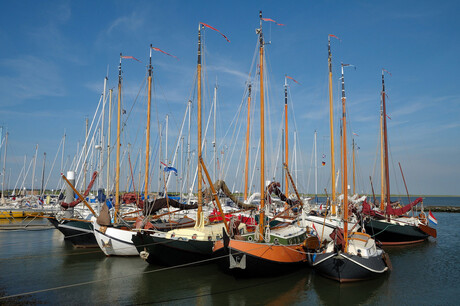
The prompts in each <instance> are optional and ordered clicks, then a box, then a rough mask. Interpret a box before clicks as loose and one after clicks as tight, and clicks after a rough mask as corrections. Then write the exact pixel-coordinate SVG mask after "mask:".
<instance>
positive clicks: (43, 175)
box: [40, 152, 46, 195]
mask: <svg viewBox="0 0 460 306" xmlns="http://www.w3.org/2000/svg"><path fill="white" fill-rule="evenodd" d="M45 162H46V152H44V153H43V167H42V188H41V192H40V194H41V195H44V194H45V189H44V187H45Z"/></svg>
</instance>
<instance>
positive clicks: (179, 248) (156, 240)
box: [132, 233, 213, 266]
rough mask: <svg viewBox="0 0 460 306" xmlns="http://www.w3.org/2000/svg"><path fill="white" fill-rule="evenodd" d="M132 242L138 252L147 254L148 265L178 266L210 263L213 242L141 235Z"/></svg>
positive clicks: (134, 237) (136, 236)
mask: <svg viewBox="0 0 460 306" xmlns="http://www.w3.org/2000/svg"><path fill="white" fill-rule="evenodd" d="M132 240H133V243H134V245H135V246H136V249H137V251H138V252H142V251H147V252H148V253H149V255H148V257H147V258H146V261H147V262H148V263H149V264H154V265H163V266H178V265H187V264H197V265H198V264H207V263H210V262H211V261H210V260H209V259H211V258H212V246H213V241H199V240H178V239H168V238H161V237H154V236H152V235H149V234H143V233H139V234H137V235H135V236H133V239H132Z"/></svg>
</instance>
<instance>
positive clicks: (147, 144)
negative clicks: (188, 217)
mask: <svg viewBox="0 0 460 306" xmlns="http://www.w3.org/2000/svg"><path fill="white" fill-rule="evenodd" d="M148 84H149V85H148V96H147V131H146V136H145V137H146V139H145V177H144V201H147V199H148V195H149V156H150V113H151V102H152V44H150V59H149V77H148Z"/></svg>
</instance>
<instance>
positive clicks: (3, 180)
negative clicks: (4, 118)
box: [0, 132, 8, 203]
mask: <svg viewBox="0 0 460 306" xmlns="http://www.w3.org/2000/svg"><path fill="white" fill-rule="evenodd" d="M0 136H1V134H0ZM0 142H1V141H0ZM7 146H8V132H6V134H5V154H4V155H3V171H2V175H3V177H2V203H3V202H4V194H5V175H6V173H5V169H6V153H7V150H6V148H7Z"/></svg>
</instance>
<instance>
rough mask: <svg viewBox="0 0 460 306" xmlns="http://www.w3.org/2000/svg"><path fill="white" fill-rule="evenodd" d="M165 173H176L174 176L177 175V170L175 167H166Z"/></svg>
mask: <svg viewBox="0 0 460 306" xmlns="http://www.w3.org/2000/svg"><path fill="white" fill-rule="evenodd" d="M163 171H164V172H174V174H175V175H177V169H176V168H174V167H165V168H164V169H163Z"/></svg>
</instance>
